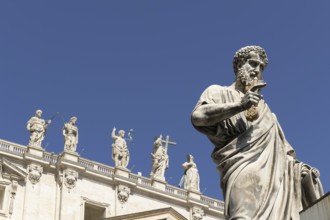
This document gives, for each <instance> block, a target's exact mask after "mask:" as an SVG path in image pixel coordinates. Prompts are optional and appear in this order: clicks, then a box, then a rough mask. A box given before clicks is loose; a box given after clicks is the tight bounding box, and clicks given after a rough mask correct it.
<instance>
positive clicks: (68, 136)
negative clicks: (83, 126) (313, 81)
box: [62, 117, 78, 152]
mask: <svg viewBox="0 0 330 220" xmlns="http://www.w3.org/2000/svg"><path fill="white" fill-rule="evenodd" d="M76 121H77V117H72V118H71V119H70V121H69V122H67V123H65V124H64V127H63V129H62V133H63V136H64V150H65V151H69V152H76V150H77V144H78V128H77V126H76Z"/></svg>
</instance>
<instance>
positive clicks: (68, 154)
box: [60, 151, 79, 162]
mask: <svg viewBox="0 0 330 220" xmlns="http://www.w3.org/2000/svg"><path fill="white" fill-rule="evenodd" d="M60 157H62V158H63V159H66V160H70V161H73V162H78V159H79V154H78V153H77V152H72V151H63V152H62V153H61V154H60Z"/></svg>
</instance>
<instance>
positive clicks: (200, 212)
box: [192, 207, 204, 220]
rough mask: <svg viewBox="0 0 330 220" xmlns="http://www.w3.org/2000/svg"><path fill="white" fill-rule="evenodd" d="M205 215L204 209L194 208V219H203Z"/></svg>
mask: <svg viewBox="0 0 330 220" xmlns="http://www.w3.org/2000/svg"><path fill="white" fill-rule="evenodd" d="M203 217H204V210H203V209H201V208H199V207H193V208H192V219H193V220H202V219H203Z"/></svg>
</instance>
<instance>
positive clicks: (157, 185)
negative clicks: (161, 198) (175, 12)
mask: <svg viewBox="0 0 330 220" xmlns="http://www.w3.org/2000/svg"><path fill="white" fill-rule="evenodd" d="M151 185H152V187H155V188H157V189H160V190H163V191H165V188H166V182H165V181H163V180H160V179H152V180H151Z"/></svg>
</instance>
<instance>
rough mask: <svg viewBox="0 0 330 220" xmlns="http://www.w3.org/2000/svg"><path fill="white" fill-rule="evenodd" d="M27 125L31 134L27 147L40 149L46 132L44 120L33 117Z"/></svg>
mask: <svg viewBox="0 0 330 220" xmlns="http://www.w3.org/2000/svg"><path fill="white" fill-rule="evenodd" d="M27 124H30V133H31V135H30V141H29V146H30V147H39V148H40V147H41V142H42V141H43V139H44V135H45V132H46V129H45V125H46V122H45V120H44V119H41V118H38V117H36V116H33V117H32V118H30V120H29V121H28V122H27Z"/></svg>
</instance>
